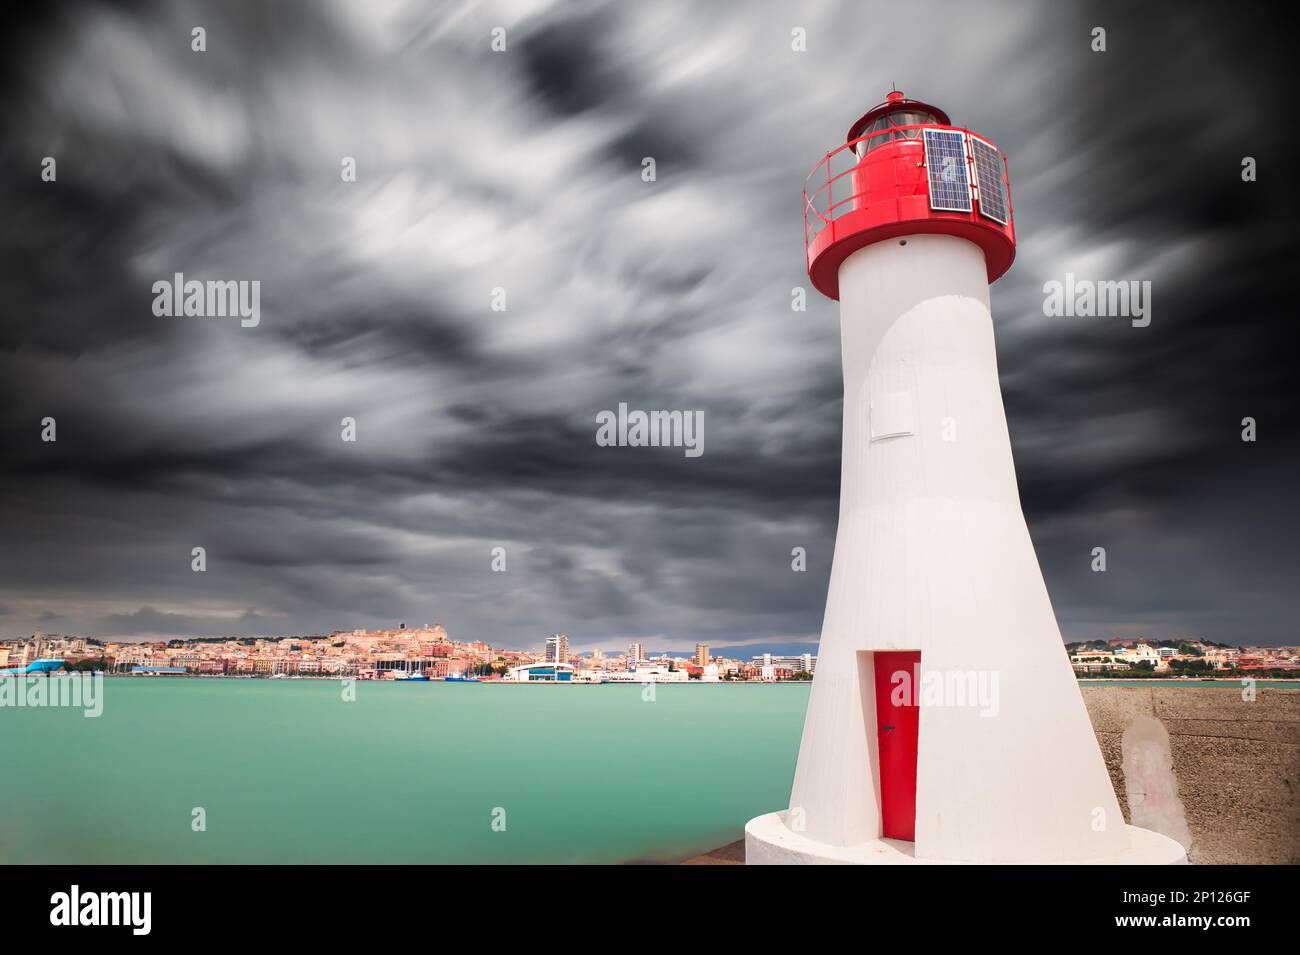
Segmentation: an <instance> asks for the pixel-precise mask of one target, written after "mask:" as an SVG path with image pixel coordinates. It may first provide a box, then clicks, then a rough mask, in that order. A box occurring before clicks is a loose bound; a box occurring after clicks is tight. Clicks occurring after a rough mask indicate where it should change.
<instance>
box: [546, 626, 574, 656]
mask: <svg viewBox="0 0 1300 955" xmlns="http://www.w3.org/2000/svg"><path fill="white" fill-rule="evenodd" d="M546 662H547V663H568V662H569V636H568V634H564V633H553V634H551V635H550V636H549V637H547V638H546Z"/></svg>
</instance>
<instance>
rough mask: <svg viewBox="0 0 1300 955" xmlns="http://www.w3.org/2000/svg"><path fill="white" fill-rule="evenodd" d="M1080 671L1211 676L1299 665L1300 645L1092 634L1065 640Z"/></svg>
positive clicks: (1296, 668)
mask: <svg viewBox="0 0 1300 955" xmlns="http://www.w3.org/2000/svg"><path fill="white" fill-rule="evenodd" d="M1066 649H1067V650H1068V651H1069V653H1070V664H1071V666H1073V667H1074V672H1075V673H1076V674H1077V675H1079V676H1124V677H1141V676H1207V675H1210V676H1212V675H1215V674H1221V675H1226V674H1228V673H1239V672H1240V673H1262V672H1271V671H1280V672H1287V671H1300V647H1231V646H1227V645H1226V644H1221V643H1211V642H1209V641H1205V640H1146V639H1143V638H1142V637H1134V638H1130V639H1123V640H1121V639H1116V640H1089V641H1086V642H1082V643H1070V644H1067V645H1066Z"/></svg>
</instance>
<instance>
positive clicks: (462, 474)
mask: <svg viewBox="0 0 1300 955" xmlns="http://www.w3.org/2000/svg"><path fill="white" fill-rule="evenodd" d="M1252 22H1253V21H1252V18H1250V17H1244V16H1243V17H1241V18H1238V17H1233V18H1227V19H1224V20H1220V18H1218V17H1217V16H1216V17H1211V16H1210V15H1209V14H1202V13H1198V12H1195V11H1181V10H1180V13H1179V14H1178V15H1177V16H1174V17H1171V16H1169V15H1160V16H1157V15H1156V14H1154V13H1152V14H1146V15H1142V14H1134V13H1133V12H1132V11H1131V10H1130V9H1129V8H1128V7H1127V6H1115V7H1113V8H1102V9H1101V10H1099V11H1095V12H1089V13H1087V14H1085V13H1084V11H1083V9H1082V8H1079V7H1068V6H1057V5H1053V6H1051V7H1048V6H1043V7H1026V6H1023V5H1016V4H1005V5H1004V4H961V5H942V6H939V5H931V6H926V7H920V8H916V7H913V6H909V7H908V8H907V10H906V11H903V10H893V9H884V10H882V9H876V8H873V9H871V10H868V9H866V8H862V7H859V6H850V5H845V6H842V7H835V6H833V5H809V6H808V7H807V8H804V9H800V8H798V7H794V6H789V5H777V4H772V5H763V4H758V5H755V4H735V5H732V6H729V7H717V8H710V10H709V11H708V13H707V15H706V14H705V13H703V12H702V11H700V10H699V9H698V8H697V7H695V6H692V5H689V4H647V5H626V4H613V3H595V2H592V3H580V4H563V5H560V4H546V3H537V4H510V3H503V4H483V5H475V4H467V5H454V4H446V5H435V6H429V5H426V4H416V3H410V4H407V3H402V2H392V3H382V4H359V3H351V4H349V3H342V2H339V3H331V4H321V3H306V2H302V3H277V4H275V5H264V4H253V3H247V4H244V3H238V4H221V5H215V4H199V3H192V4H185V3H174V4H162V3H157V4H148V3H141V4H135V5H130V6H126V7H122V6H108V5H99V4H78V5H75V6H69V7H67V8H66V9H63V8H60V9H55V10H53V11H45V12H42V13H41V14H39V15H38V18H37V19H35V20H33V21H30V22H25V23H15V24H12V25H11V28H10V29H9V30H7V31H6V38H7V41H8V42H9V43H10V44H11V49H10V50H8V51H7V55H6V57H4V58H3V62H4V67H3V69H4V74H3V75H4V77H5V79H4V82H5V85H6V96H5V97H4V100H3V104H2V105H0V125H3V133H4V136H3V140H2V141H0V171H2V172H3V178H2V179H0V200H2V201H3V207H4V210H5V216H4V217H3V220H2V221H0V251H2V252H3V254H4V258H5V262H6V263H7V265H6V269H5V272H4V278H3V282H2V284H0V301H2V302H3V303H4V309H5V321H4V322H3V324H2V325H0V398H2V399H3V403H2V404H0V432H2V435H0V436H2V437H3V441H4V447H5V449H6V454H5V457H4V460H3V471H0V521H3V527H4V531H3V534H4V536H3V545H4V546H3V550H2V551H0V599H3V603H4V606H5V607H6V608H7V609H8V614H7V615H6V616H5V634H4V635H5V636H15V635H18V634H20V633H23V632H29V631H30V630H31V629H32V628H34V627H36V626H42V627H47V628H48V627H51V626H55V625H57V627H58V628H61V629H64V630H67V631H75V632H82V633H87V634H92V635H99V636H123V635H125V636H154V635H160V636H181V635H185V634H196V635H204V636H213V635H219V634H223V633H229V634H237V635H250V634H262V633H265V634H272V635H274V634H283V633H313V632H327V631H329V630H331V629H334V628H342V627H354V626H377V625H387V624H393V623H395V622H397V621H399V620H401V621H407V622H411V623H417V624H418V623H424V622H432V621H435V620H440V621H441V622H443V623H445V624H447V625H448V626H449V627H450V628H451V630H452V632H453V633H454V634H455V635H457V636H461V637H466V638H474V637H477V638H482V639H487V640H492V641H497V642H501V643H506V644H513V645H520V646H529V645H534V644H537V643H539V642H540V640H541V638H542V636H544V635H545V634H546V633H549V632H552V631H556V630H561V631H567V632H569V633H570V634H571V636H572V637H573V640H574V643H575V644H577V645H593V644H601V645H605V646H618V645H619V644H620V643H624V642H625V641H627V640H630V639H638V640H641V641H642V642H645V643H647V644H649V645H650V646H652V647H654V648H656V649H659V648H665V649H667V648H689V647H690V646H691V645H693V643H694V641H695V640H696V639H705V640H709V641H710V642H712V643H713V644H715V645H729V646H734V647H736V648H738V650H737V652H741V651H742V650H743V649H744V648H746V647H754V648H755V651H756V650H757V649H761V648H762V646H766V645H773V646H775V645H780V646H783V647H791V646H798V645H799V644H800V643H801V642H807V641H810V640H815V639H816V633H817V630H818V628H819V627H820V618H821V609H822V603H823V600H824V598H825V588H826V577H827V574H828V572H829V564H830V552H831V548H832V546H833V540H834V526H835V518H836V510H837V494H838V470H839V440H840V433H839V415H840V401H839V389H840V382H839V343H838V330H837V327H836V318H835V314H836V313H835V307H834V305H833V304H832V303H828V302H824V301H820V300H813V301H812V302H811V304H810V308H809V311H808V312H805V313H793V312H791V310H790V291H791V288H792V287H793V286H796V285H801V284H806V278H805V277H804V275H803V273H802V270H801V261H800V257H801V255H802V251H803V250H802V247H801V244H800V238H799V232H800V217H801V214H802V212H801V205H800V196H799V186H800V184H801V183H802V181H803V177H804V176H805V175H806V173H807V171H808V169H809V168H811V167H812V165H813V164H814V163H815V162H816V160H817V159H818V158H819V157H820V156H821V154H822V153H823V152H824V151H825V150H826V149H829V148H833V147H834V146H835V145H836V144H838V143H839V142H841V141H842V137H843V131H844V129H845V128H846V127H847V126H848V124H849V123H850V122H851V121H852V120H853V119H854V118H856V117H857V116H858V115H859V114H860V113H861V112H862V111H863V110H864V109H866V108H867V107H868V106H869V105H871V104H872V103H874V102H876V101H878V100H879V99H880V98H881V95H882V93H883V91H884V90H886V89H888V87H889V84H890V83H891V82H897V83H898V84H899V86H900V87H901V88H903V89H904V90H906V91H907V92H909V93H911V94H912V95H915V96H917V97H919V98H921V99H926V100H930V101H933V102H936V103H939V104H940V105H942V106H944V107H945V108H946V109H948V110H949V112H950V113H951V114H952V115H953V116H954V117H955V119H956V121H957V122H959V123H968V124H970V125H971V126H972V127H973V128H975V129H978V130H981V131H983V132H985V133H986V134H987V135H989V136H990V137H991V138H992V139H993V140H994V141H995V142H997V143H998V144H999V145H1000V146H1001V147H1002V148H1003V149H1004V151H1005V152H1007V154H1008V155H1009V156H1010V161H1011V173H1012V184H1013V185H1012V188H1013V198H1014V201H1015V207H1016V216H1017V226H1018V230H1019V238H1020V248H1019V256H1018V261H1017V263H1016V266H1015V267H1014V268H1013V269H1012V271H1011V272H1010V273H1009V274H1008V275H1007V276H1006V277H1005V278H1003V279H1002V280H1001V281H1000V282H999V283H998V284H997V285H996V286H995V287H994V311H995V315H996V321H997V326H998V328H997V332H998V347H999V362H1000V368H1001V373H1002V377H1003V386H1004V392H1005V394H1006V401H1007V409H1008V418H1009V422H1010V425H1011V430H1012V435H1013V440H1014V443H1015V448H1016V455H1017V463H1018V467H1019V474H1020V488H1021V493H1022V496H1023V499H1024V502H1025V507H1026V513H1027V515H1028V517H1029V519H1030V525H1031V529H1032V531H1033V533H1034V536H1035V540H1036V542H1037V544H1038V546H1039V549H1040V555H1041V557H1042V561H1043V564H1044V571H1045V573H1046V576H1047V578H1048V583H1049V586H1050V588H1051V590H1052V594H1053V598H1054V602H1055V605H1056V607H1057V610H1058V612H1059V614H1060V616H1061V619H1062V623H1063V627H1064V629H1065V630H1066V632H1067V635H1068V636H1073V637H1084V636H1086V637H1093V636H1106V635H1110V634H1116V633H1133V632H1139V631H1140V632H1148V633H1153V634H1157V633H1158V634H1161V635H1166V634H1168V635H1182V634H1194V635H1203V636H1206V637H1210V638H1214V639H1231V640H1233V641H1238V640H1240V641H1251V640H1267V641H1278V640H1284V639H1287V638H1290V637H1291V631H1290V628H1289V615H1288V608H1287V606H1286V598H1287V594H1288V586H1287V584H1286V580H1287V579H1289V577H1290V576H1294V571H1295V569H1296V567H1295V556H1294V554H1293V553H1292V549H1291V548H1288V547H1286V546H1285V541H1286V540H1287V539H1289V538H1290V536H1292V535H1293V534H1294V532H1295V527H1294V522H1295V516H1294V512H1293V509H1291V508H1290V507H1289V505H1288V503H1287V502H1288V501H1289V499H1290V487H1291V486H1293V485H1294V483H1295V480H1296V477H1297V475H1296V467H1295V464H1296V461H1295V457H1294V453H1293V452H1292V450H1291V448H1292V447H1293V445H1294V442H1293V440H1292V439H1293V438H1294V424H1293V422H1294V420H1295V416H1294V413H1293V412H1294V407H1293V399H1292V397H1291V390H1290V388H1289V387H1288V386H1289V375H1290V369H1289V368H1288V366H1287V363H1286V359H1285V356H1286V354H1287V352H1285V351H1284V350H1283V349H1282V348H1281V346H1280V340H1279V332H1278V330H1279V328H1281V327H1283V324H1284V322H1286V321H1289V316H1287V315H1285V314H1284V313H1283V311H1282V306H1283V302H1284V298H1283V296H1284V294H1285V292H1284V288H1285V286H1284V284H1283V283H1284V282H1285V277H1286V276H1287V275H1289V272H1290V269H1291V267H1292V265H1291V259H1292V258H1293V252H1292V243H1291V241H1290V234H1291V225H1290V223H1291V222H1292V221H1293V219H1294V212H1295V209H1294V198H1293V197H1292V196H1291V195H1290V194H1289V193H1287V194H1285V195H1284V194H1283V193H1282V191H1281V190H1282V176H1281V174H1280V173H1279V172H1278V169H1279V168H1280V167H1281V164H1282V162H1283V160H1284V157H1285V156H1286V155H1287V151H1286V149H1285V145H1286V144H1285V143H1283V141H1282V136H1283V135H1284V130H1285V124H1283V123H1280V122H1272V121H1271V120H1272V119H1275V118H1277V117H1283V116H1285V115H1286V109H1285V104H1284V103H1283V102H1282V100H1281V96H1282V94H1281V85H1280V84H1279V83H1278V82H1277V81H1276V80H1277V78H1278V77H1280V76H1281V75H1282V72H1281V70H1282V63H1281V59H1280V57H1281V56H1282V54H1283V53H1284V52H1285V49H1284V48H1285V45H1284V44H1283V43H1282V42H1281V40H1280V39H1279V38H1277V37H1273V36H1270V35H1267V34H1261V33H1260V32H1259V31H1258V30H1257V29H1254V28H1253V27H1252V26H1249V24H1251V23H1252ZM195 24H202V25H204V26H205V27H206V28H207V31H208V52H207V53H203V54H196V53H193V52H192V51H191V50H190V47H189V36H190V29H191V27H192V26H194V25H195ZM1097 24H1102V25H1105V26H1106V28H1107V30H1108V45H1109V50H1108V52H1107V53H1105V54H1094V53H1092V52H1091V51H1090V50H1089V48H1088V44H1089V30H1090V29H1091V27H1092V26H1094V25H1097ZM499 25H504V26H505V27H506V28H507V31H508V49H507V52H505V53H493V52H491V51H490V49H489V47H488V39H489V31H490V30H491V29H492V28H493V27H495V26H499ZM795 26H802V27H804V28H806V29H807V31H808V38H809V40H808V42H809V52H808V53H807V54H798V53H794V52H792V51H791V49H790V30H791V28H792V27H795ZM940 27H942V31H943V33H944V35H946V36H960V37H962V38H963V40H964V42H963V44H962V46H961V48H960V55H958V53H957V52H956V51H955V48H954V50H952V51H949V52H948V53H947V54H945V55H943V56H936V55H935V50H936V47H935V41H934V37H935V36H936V35H937V32H938V30H939V28H940ZM1245 91H1249V95H1248V96H1247V95H1245ZM46 155H53V156H55V157H57V159H58V163H59V166H58V171H59V177H58V181H57V183H43V182H40V181H39V178H38V177H37V172H38V171H39V163H40V159H41V157H43V156H46ZM1242 155H1254V156H1256V157H1257V158H1258V159H1259V161H1260V165H1261V170H1262V173H1261V181H1260V182H1259V183H1256V184H1253V185H1249V186H1247V185H1244V184H1242V183H1241V182H1240V178H1239V166H1240V160H1241V156H1242ZM344 156H352V157H355V158H356V160H357V169H358V181H357V182H356V183H350V184H345V183H343V182H342V181H341V180H340V177H339V169H340V161H341V159H342V157H344ZM647 156H650V157H653V158H654V159H655V160H656V163H657V173H658V178H657V181H656V182H654V183H646V182H644V181H642V179H641V168H642V167H641V163H642V159H643V158H645V157H647ZM176 271H181V272H184V273H186V275H187V277H196V278H200V279H208V278H233V279H247V280H252V279H257V280H259V281H261V283H262V320H261V323H260V325H259V326H258V327H257V328H255V329H241V328H239V327H238V325H237V323H235V324H232V323H222V322H221V321H213V320H206V319H165V318H157V317H155V316H154V315H153V314H152V311H151V307H150V306H151V302H152V293H151V286H152V283H153V282H154V281H155V280H157V279H160V278H170V277H171V275H172V274H173V273H174V272H176ZM1067 271H1072V272H1074V273H1076V274H1077V275H1079V276H1080V277H1084V278H1116V279H1118V278H1136V279H1139V280H1142V279H1148V280H1151V281H1152V282H1153V286H1154V311H1153V321H1152V324H1151V326H1150V327H1149V328H1145V329H1135V328H1132V327H1130V326H1129V325H1128V324H1127V322H1123V321H1117V320H1086V319H1055V318H1047V317H1045V316H1044V315H1043V311H1042V299H1043V293H1042V286H1043V283H1044V282H1046V281H1048V280H1051V279H1058V280H1059V279H1060V278H1061V277H1062V276H1063V275H1064V273H1065V272H1067ZM495 288H503V289H504V290H505V292H506V295H507V301H508V306H507V309H506V310H505V311H493V310H492V309H491V308H490V300H491V295H492V290H493V289H495ZM619 402H627V403H628V405H629V406H630V407H632V408H642V409H654V408H664V409H672V408H676V409H687V410H696V409H698V410H701V411H703V412H704V415H705V430H704V439H705V454H704V455H703V456H702V457H699V458H687V457H685V456H684V455H683V454H682V453H681V450H680V449H670V448H657V449H616V448H601V447H597V446H596V444H595V441H594V434H595V428H596V414H597V413H598V412H599V411H601V410H605V409H615V408H617V406H618V403H619ZM47 415H48V416H53V417H55V418H56V419H57V421H58V434H59V440H58V442H57V443H55V444H47V443H42V442H41V441H40V440H39V433H40V424H39V423H40V421H41V419H42V418H43V417H45V416H47ZM1245 415H1254V416H1256V417H1258V418H1259V419H1260V422H1261V441H1260V442H1259V443H1257V444H1253V445H1246V444H1243V443H1242V442H1241V441H1240V440H1238V437H1237V435H1238V432H1239V430H1240V424H1239V422H1240V419H1241V418H1242V417H1243V416H1245ZM344 417H353V418H355V419H356V421H357V423H358V440H357V442H356V443H345V442H343V441H341V440H340V422H341V420H342V419H343V418H344ZM194 546H203V547H205V548H206V549H207V552H208V560H209V565H208V570H207V571H206V572H205V573H203V574H196V573H194V572H193V571H192V570H191V569H190V551H191V548H192V547H194ZM495 546H502V547H505V548H506V552H507V560H508V569H507V572H506V573H503V574H495V573H492V572H490V565H489V560H490V549H491V548H492V547H495ZM796 546H799V547H805V548H806V549H807V552H808V560H809V570H808V572H807V573H803V574H796V573H792V572H791V570H790V560H791V548H793V547H796ZM1095 546H1105V547H1106V548H1107V550H1108V554H1109V562H1110V566H1111V568H1112V569H1111V570H1110V571H1109V572H1108V573H1107V574H1105V575H1096V574H1092V573H1091V572H1090V571H1089V570H1088V563H1089V560H1090V551H1091V549H1092V548H1093V547H1095ZM55 621H56V622H55Z"/></svg>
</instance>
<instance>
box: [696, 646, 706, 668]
mask: <svg viewBox="0 0 1300 955" xmlns="http://www.w3.org/2000/svg"><path fill="white" fill-rule="evenodd" d="M708 662H709V645H708V644H707V643H697V644H695V665H696V666H701V667H702V666H705V665H707V664H708Z"/></svg>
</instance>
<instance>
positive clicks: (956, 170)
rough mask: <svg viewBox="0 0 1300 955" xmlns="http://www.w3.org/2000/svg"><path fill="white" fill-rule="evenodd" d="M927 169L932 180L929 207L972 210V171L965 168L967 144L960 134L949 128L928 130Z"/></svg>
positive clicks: (946, 209) (926, 147) (948, 209)
mask: <svg viewBox="0 0 1300 955" xmlns="http://www.w3.org/2000/svg"><path fill="white" fill-rule="evenodd" d="M923 132H924V133H925V168H926V172H927V173H928V174H929V179H930V208H931V209H940V210H945V211H949V212H970V211H971V201H970V173H969V172H968V171H967V169H966V146H965V139H966V137H965V136H963V135H962V134H961V133H958V132H954V131H953V130H950V129H926V130H923Z"/></svg>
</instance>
